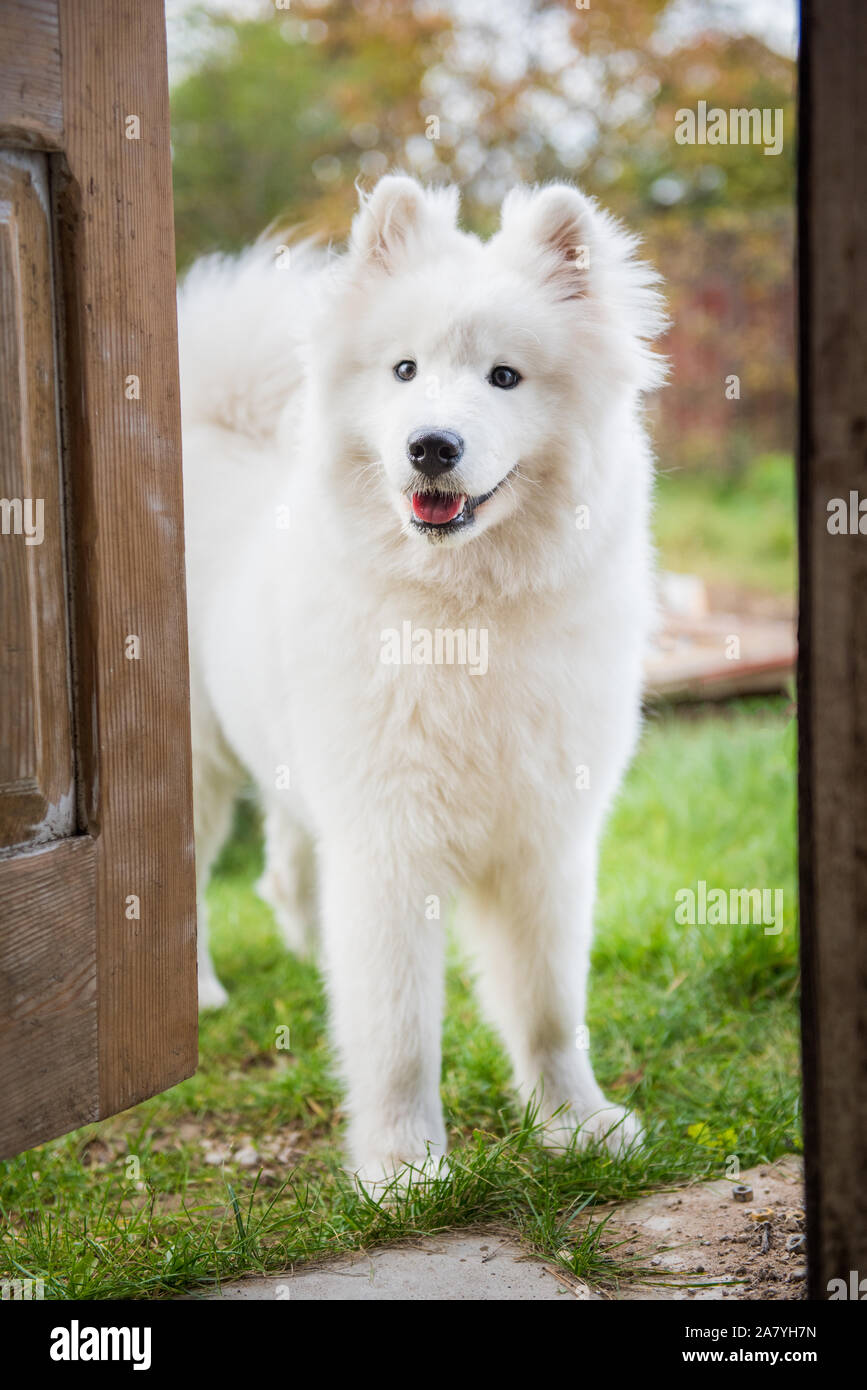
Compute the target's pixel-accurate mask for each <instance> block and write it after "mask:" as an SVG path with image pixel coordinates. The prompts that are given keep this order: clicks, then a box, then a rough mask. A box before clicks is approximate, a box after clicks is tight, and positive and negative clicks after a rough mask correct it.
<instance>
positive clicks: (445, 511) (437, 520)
mask: <svg viewBox="0 0 867 1390" xmlns="http://www.w3.org/2000/svg"><path fill="white" fill-rule="evenodd" d="M463 505H464V499H463V497H462V496H461V495H460V494H458V496H457V497H447V496H446V495H445V494H443V493H435V492H414V493H413V494H412V510H413V513H414V515H415V516H417V517H418V519H419V521H427V522H429V523H430V524H431V525H432V526H444V525H445V524H446V522H447V521H454V519H455V517H456V516H457V514H458V512H459V511H460V510H461V507H462V506H463Z"/></svg>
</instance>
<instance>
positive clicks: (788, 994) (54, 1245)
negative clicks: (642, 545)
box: [0, 700, 799, 1298]
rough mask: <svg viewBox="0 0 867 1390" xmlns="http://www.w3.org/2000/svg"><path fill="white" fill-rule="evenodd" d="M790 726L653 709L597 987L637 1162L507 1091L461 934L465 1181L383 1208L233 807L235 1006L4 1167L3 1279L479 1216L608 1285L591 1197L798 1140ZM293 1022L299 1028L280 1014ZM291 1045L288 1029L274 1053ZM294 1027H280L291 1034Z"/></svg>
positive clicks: (298, 1244) (150, 1276)
mask: <svg viewBox="0 0 867 1390" xmlns="http://www.w3.org/2000/svg"><path fill="white" fill-rule="evenodd" d="M794 731H795V724H794V720H793V719H792V718H791V715H790V711H789V709H788V706H787V702H786V701H785V700H774V701H762V702H756V701H753V702H749V703H744V704H741V705H737V706H729V707H727V708H726V709H725V710H723V711H717V712H707V711H705V712H701V713H698V712H696V713H694V714H692V715H688V716H684V715H683V714H681V715H677V716H676V715H674V714H671V713H653V714H651V715H650V716H649V718H648V723H647V726H646V729H645V733H644V738H643V742H642V747H641V750H640V753H639V756H638V757H637V759H636V761H635V764H634V766H633V767H632V769H631V772H630V774H629V777H628V779H627V782H626V785H625V787H624V790H623V792H622V794H621V796H620V798H619V800H618V803H617V807H616V811H615V814H614V816H613V819H612V822H611V825H610V828H609V831H608V835H607V838H606V842H605V848H604V856H603V866H602V875H601V891H600V901H599V908H598V914H597V921H598V930H597V939H596V947H595V954H594V970H593V978H592V986H591V1009H590V1018H589V1024H590V1039H591V1050H592V1053H593V1057H594V1063H595V1066H596V1069H597V1074H598V1075H599V1078H600V1081H601V1082H602V1084H603V1085H604V1086H605V1088H606V1090H607V1091H608V1093H609V1094H610V1095H611V1096H612V1097H613V1098H615V1099H617V1100H618V1101H620V1102H628V1103H630V1104H634V1105H635V1106H636V1107H637V1108H638V1109H639V1111H640V1112H641V1114H642V1115H643V1117H644V1119H645V1122H646V1124H647V1127H648V1135H649V1137H648V1143H647V1145H646V1147H645V1149H644V1150H642V1151H640V1152H638V1153H636V1154H634V1155H632V1156H631V1157H629V1158H627V1159H625V1160H615V1159H612V1158H611V1157H609V1156H608V1155H607V1154H603V1153H600V1152H590V1153H580V1154H573V1155H567V1156H565V1157H562V1156H552V1155H550V1154H548V1153H547V1152H545V1151H543V1150H542V1149H541V1148H540V1147H539V1145H538V1144H537V1142H536V1139H535V1136H534V1134H533V1128H532V1117H528V1116H526V1115H522V1114H521V1113H520V1111H519V1110H518V1109H517V1107H516V1104H515V1102H514V1099H513V1097H512V1095H511V1093H510V1091H509V1075H508V1067H507V1063H506V1060H505V1057H504V1055H503V1052H502V1050H501V1048H500V1046H499V1043H498V1041H497V1040H496V1038H495V1037H494V1035H493V1034H492V1033H491V1032H490V1031H489V1029H488V1028H487V1027H486V1026H485V1025H484V1024H483V1023H482V1022H481V1021H480V1018H479V1015H478V1012H477V1008H476V1004H475V1001H474V998H473V993H472V982H471V977H470V973H469V971H468V968H467V966H466V964H465V963H464V962H463V961H462V959H461V956H460V953H459V949H458V947H457V945H456V944H454V943H453V945H452V949H451V961H450V968H449V983H448V1015H447V1022H446V1027H445V1039H444V1047H445V1056H444V1067H443V1096H444V1101H445V1106H446V1114H447V1121H448V1124H449V1127H450V1131H451V1145H452V1150H453V1177H452V1180H451V1181H449V1182H443V1183H436V1184H434V1185H433V1186H432V1187H430V1188H428V1189H426V1190H421V1189H419V1188H412V1189H411V1190H410V1191H409V1192H408V1193H407V1194H405V1195H397V1194H393V1195H392V1197H391V1199H390V1200H386V1201H383V1202H379V1203H377V1202H374V1201H373V1200H371V1199H370V1198H369V1197H368V1196H366V1195H365V1194H364V1193H359V1192H357V1191H356V1190H355V1189H354V1188H353V1186H352V1184H351V1183H350V1182H349V1181H348V1179H347V1178H346V1176H345V1175H344V1173H343V1172H342V1170H341V1167H340V1158H341V1149H340V1134H341V1115H340V1092H339V1088H338V1086H337V1084H336V1081H335V1079H334V1077H333V1075H332V1073H331V1070H330V1056H329V1050H328V1045H327V1041H326V1037H325V1029H324V998H323V992H322V986H321V982H320V980H319V977H318V974H317V971H316V969H315V967H314V966H313V965H311V964H309V963H303V962H299V961H297V960H295V959H293V958H292V957H290V956H288V955H287V954H286V953H285V952H284V951H283V949H282V947H281V945H280V943H279V940H278V936H277V932H276V930H275V928H274V926H273V923H272V921H271V918H270V914H269V912H268V910H267V909H266V908H265V907H264V906H263V905H262V904H261V903H260V902H259V900H258V899H257V898H256V897H255V895H254V893H253V890H252V885H253V883H254V881H255V878H256V876H257V874H258V872H259V868H260V861H261V843H260V838H259V833H258V828H257V823H256V816H255V812H254V810H253V809H252V808H251V807H250V806H245V807H242V809H241V813H240V815H239V820H238V826H237V829H236V833H235V835H234V837H233V839H232V841H231V842H230V844H229V845H228V846H227V848H226V850H225V852H224V854H223V857H222V860H221V863H220V866H219V870H218V873H217V875H216V877H215V879H214V881H213V883H212V887H211V909H212V920H213V924H214V954H215V959H216V964H217V968H218V971H219V973H220V975H221V977H222V979H223V980H224V981H225V983H226V985H227V986H228V988H229V990H230V994H231V1001H230V1003H229V1005H228V1007H227V1008H226V1009H225V1010H223V1011H221V1012H220V1013H218V1014H214V1015H209V1016H206V1017H204V1018H203V1020H202V1026H201V1042H200V1068H199V1071H198V1072H197V1074H196V1075H195V1076H194V1077H192V1078H191V1079H190V1080H188V1081H185V1082H183V1083H182V1084H181V1085H179V1086H176V1087H174V1088H173V1089H172V1090H171V1091H169V1092H167V1093H166V1094H164V1095H162V1096H159V1097H158V1098H156V1099H155V1100H152V1101H148V1102H146V1103H144V1104H142V1105H140V1106H137V1107H136V1108H135V1109H133V1110H130V1111H127V1112H125V1113H124V1114H123V1115H121V1116H117V1117H115V1118H113V1119H111V1120H108V1121H106V1122H104V1123H102V1124H99V1125H92V1126H89V1127H87V1128H86V1129H82V1130H79V1131H77V1132H76V1133H75V1134H72V1135H69V1136H66V1137H65V1138H62V1139H59V1140H56V1141H54V1142H53V1143H50V1144H46V1145H43V1146H42V1147H41V1148H39V1149H36V1150H33V1151H31V1152H30V1153H27V1154H24V1155H22V1156H21V1157H19V1158H17V1159H14V1160H11V1161H9V1162H8V1163H6V1164H3V1165H0V1195H2V1203H3V1207H4V1210H5V1218H6V1220H5V1222H4V1230H3V1243H2V1261H0V1270H2V1275H3V1277H18V1278H21V1277H24V1276H28V1275H29V1276H31V1277H42V1278H44V1279H45V1281H46V1284H45V1294H46V1297H50V1298H70V1297H84V1298H111V1297H114V1298H118V1297H121V1298H122V1297H144V1296H165V1295H167V1294H169V1293H172V1292H179V1291H181V1290H183V1289H186V1288H190V1287H195V1286H204V1285H207V1284H208V1283H210V1284H213V1282H214V1280H215V1279H217V1278H225V1277H228V1276H233V1275H237V1274H238V1273H240V1272H242V1271H245V1270H266V1269H269V1270H281V1269H286V1268H287V1267H288V1266H289V1265H290V1264H292V1263H294V1262H297V1261H300V1260H304V1259H309V1258H314V1257H320V1256H322V1255H327V1254H329V1253H334V1252H337V1251H342V1250H345V1249H355V1248H359V1247H361V1246H367V1245H372V1244H374V1243H380V1242H383V1241H391V1240H399V1239H401V1238H405V1237H406V1236H408V1235H412V1234H414V1233H419V1232H431V1231H437V1230H442V1229H445V1228H448V1227H455V1226H460V1225H470V1224H477V1223H480V1222H484V1223H491V1224H492V1225H494V1226H497V1227H500V1228H502V1229H504V1230H511V1231H516V1232H517V1233H519V1234H520V1236H521V1237H522V1238H523V1239H524V1241H525V1242H526V1243H527V1244H528V1246H530V1247H532V1248H535V1249H537V1250H539V1251H541V1252H543V1253H544V1254H545V1255H546V1256H547V1257H548V1258H549V1259H551V1260H554V1261H556V1262H559V1263H561V1264H562V1265H563V1266H564V1267H566V1268H568V1269H570V1270H572V1272H573V1273H576V1274H580V1275H584V1276H588V1275H589V1276H590V1277H592V1278H596V1279H602V1280H609V1281H616V1279H617V1278H619V1277H621V1276H622V1275H623V1274H624V1273H625V1272H626V1269H627V1267H628V1259H627V1257H626V1256H625V1254H621V1253H620V1252H619V1251H613V1252H612V1251H610V1250H608V1251H606V1250H605V1249H604V1248H603V1244H604V1242H601V1241H600V1226H599V1223H596V1224H595V1225H591V1227H590V1228H589V1230H588V1231H586V1232H585V1234H583V1235H581V1234H578V1233H577V1231H576V1228H575V1225H574V1222H575V1217H576V1215H577V1213H578V1212H579V1211H581V1210H582V1209H584V1208H590V1207H592V1206H593V1205H594V1204H596V1203H600V1202H604V1201H607V1200H610V1199H618V1198H626V1197H631V1196H635V1195H637V1194H638V1193H640V1192H642V1191H646V1190H650V1189H651V1188H658V1187H660V1186H664V1185H667V1184H671V1183H673V1182H677V1181H683V1180H685V1179H689V1178H691V1177H698V1176H702V1175H713V1176H723V1175H724V1174H725V1173H726V1172H727V1171H728V1172H729V1174H731V1172H732V1158H731V1156H732V1155H734V1156H736V1160H737V1162H738V1163H739V1164H740V1165H741V1167H743V1168H746V1167H748V1166H749V1165H751V1164H754V1163H756V1162H761V1161H766V1160H772V1159H773V1158H775V1157H777V1156H778V1155H780V1154H782V1153H784V1152H786V1151H791V1150H792V1149H794V1148H798V1147H799V1083H798V1053H797V1038H798V1026H797V1015H796V990H797V947H796V905H795V904H796V899H795V799H794V794H795V774H794V751H795V742H794ZM700 879H704V880H705V881H706V883H707V884H708V886H709V887H724V888H727V889H728V888H741V887H760V888H761V887H770V888H782V889H783V892H784V903H785V909H784V926H783V930H782V931H781V932H780V933H779V934H778V935H768V934H766V933H765V932H764V931H763V929H762V927H761V926H735V927H731V926H727V927H724V926H693V927H690V926H679V925H678V924H677V923H676V921H675V916H674V909H675V894H676V893H677V892H678V890H680V889H683V888H689V887H692V888H694V887H695V886H696V884H697V882H698V881H699V880H700ZM287 1029H288V1037H287V1034H286V1030H287ZM279 1044H284V1045H283V1046H281V1045H279ZM285 1044H288V1046H286V1045H285Z"/></svg>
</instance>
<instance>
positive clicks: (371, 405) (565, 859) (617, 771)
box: [180, 175, 663, 1181]
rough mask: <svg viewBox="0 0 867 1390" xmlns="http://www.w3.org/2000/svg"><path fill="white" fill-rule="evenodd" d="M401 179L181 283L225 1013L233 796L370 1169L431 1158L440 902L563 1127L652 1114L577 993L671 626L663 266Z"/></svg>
mask: <svg viewBox="0 0 867 1390" xmlns="http://www.w3.org/2000/svg"><path fill="white" fill-rule="evenodd" d="M457 215H458V194H457V191H456V190H454V189H451V188H448V189H445V188H436V189H427V188H423V187H422V186H420V185H419V184H418V183H416V182H415V181H414V180H413V179H410V178H406V177H403V176H399V175H389V176H387V177H384V178H382V179H381V180H380V181H379V183H378V184H377V185H376V187H375V189H374V190H373V192H372V193H371V194H370V195H369V196H365V195H362V197H361V202H360V207H359V211H358V213H357V215H356V217H355V220H354V222H353V226H352V234H351V237H350V240H349V245H348V249H347V250H346V252H345V254H342V255H339V256H334V255H326V254H324V253H318V252H316V251H314V250H312V249H310V248H309V247H303V246H302V247H301V248H298V249H294V250H290V249H289V248H287V247H285V246H282V247H281V246H274V245H261V244H260V245H259V246H257V247H254V248H253V249H252V250H251V251H249V252H247V253H246V254H244V255H243V256H241V257H240V258H239V259H237V260H232V259H223V258H210V259H208V260H205V261H203V262H200V263H199V264H198V265H197V266H195V267H194V268H193V270H192V272H191V273H190V275H189V276H188V278H187V281H186V283H185V286H184V289H183V291H182V293H181V297H180V344H181V393H182V406H183V417H184V439H183V445H184V471H185V505H186V529H187V569H188V584H189V620H190V665H191V672H190V676H191V706H192V737H193V757H194V801H195V818H196V856H197V861H198V881H199V926H198V931H199V977H200V1002H201V1004H202V1005H203V1006H217V1005H219V1004H221V1003H222V1002H224V1000H225V997H226V996H225V992H224V990H223V987H222V985H221V984H220V982H219V980H218V979H217V977H216V974H215V972H214V968H213V965H212V963H211V959H210V954H209V951H208V938H207V926H206V921H205V910H204V890H205V886H206V883H207V879H208V874H209V870H210V868H211V866H212V864H213V861H214V858H215V855H216V854H217V852H218V850H219V848H220V845H221V843H222V841H223V840H224V838H225V836H226V833H227V830H228V827H229V824H230V817H231V811H232V805H233V802H234V800H235V797H236V795H237V793H238V790H239V788H240V787H241V786H242V785H243V783H244V781H245V780H248V779H249V778H250V777H252V779H253V780H254V782H255V784H256V786H257V788H258V791H259V794H260V796H261V801H262V804H263V808H264V815H265V830H266V870H265V874H264V877H263V881H262V884H261V885H260V891H262V893H263V896H265V897H266V898H267V899H268V900H269V901H270V902H271V904H272V906H273V907H274V910H275V913H276V915H277V919H278V921H279V923H280V925H281V927H282V930H283V933H284V936H285V939H286V942H287V944H288V946H289V947H290V948H291V949H292V950H303V949H306V947H307V945H308V943H309V940H310V922H311V915H312V913H313V905H312V902H311V895H310V891H309V889H310V881H311V879H310V874H309V872H308V864H309V860H310V854H311V852H312V854H313V855H314V857H315V865H316V873H315V881H316V886H317V889H318V894H317V896H318V910H317V917H318V921H319V934H320V937H321V957H322V962H323V967H324V970H325V972H326V977H327V983H328V991H329V1000H330V1015H331V1026H332V1032H333V1038H334V1043H335V1047H336V1051H337V1055H338V1058H339V1063H340V1066H341V1068H342V1073H343V1077H344V1080H345V1084H346V1089H347V1110H348V1114H349V1144H350V1149H351V1157H352V1166H353V1168H354V1169H355V1170H356V1171H358V1172H359V1173H360V1174H361V1176H362V1177H363V1178H365V1179H366V1180H370V1181H375V1180H376V1179H378V1178H380V1177H382V1176H386V1177H387V1176H389V1175H391V1174H393V1173H395V1172H398V1171H399V1170H400V1169H401V1168H402V1167H403V1166H404V1165H406V1164H412V1165H414V1166H420V1165H422V1164H424V1163H425V1162H427V1163H428V1164H430V1163H431V1161H433V1162H434V1163H437V1162H438V1161H439V1158H440V1156H441V1155H442V1154H443V1153H444V1152H445V1148H446V1132H445V1128H444V1124H443V1115H442V1107H441V1103H440V1094H439V1087H440V1067H441V1055H440V1035H441V1027H442V1012H443V954H444V934H445V920H446V918H447V916H448V906H449V902H450V900H451V899H452V897H453V895H455V896H457V901H458V912H457V920H458V923H459V926H460V927H461V928H462V929H463V930H464V931H465V934H466V941H467V944H468V946H469V947H470V948H471V950H472V951H473V953H474V955H475V958H476V960H477V963H478V967H479V979H480V991H481V998H482V1002H483V1004H484V1005H485V1007H486V1009H487V1012H488V1014H489V1016H490V1018H491V1020H492V1021H493V1022H494V1024H495V1025H496V1026H497V1027H498V1028H499V1030H500V1032H501V1034H502V1037H503V1039H504V1041H505V1044H506V1045H507V1047H508V1050H509V1053H510V1055H511V1059H512V1063H513V1067H514V1074H515V1081H516V1084H517V1086H518V1088H519V1089H520V1091H521V1093H522V1094H523V1095H524V1096H525V1097H529V1096H531V1095H534V1096H535V1098H536V1101H537V1102H538V1104H539V1106H540V1111H539V1114H540V1120H541V1122H542V1123H543V1124H544V1125H545V1126H546V1128H545V1129H544V1130H543V1137H544V1138H545V1140H546V1142H549V1143H551V1144H553V1145H557V1146H562V1145H565V1144H568V1143H569V1142H571V1140H572V1138H573V1136H575V1135H576V1133H577V1136H578V1142H584V1141H585V1140H586V1139H588V1138H596V1139H604V1140H605V1141H606V1142H607V1143H608V1144H609V1146H612V1147H615V1148H616V1147H620V1146H622V1145H623V1144H624V1142H626V1143H630V1142H632V1141H633V1140H634V1138H635V1137H636V1135H637V1134H638V1133H639V1132H640V1131H639V1128H638V1125H637V1122H636V1121H635V1119H634V1117H633V1116H632V1115H630V1114H628V1113H625V1112H624V1111H623V1110H622V1109H621V1108H620V1107H618V1106H615V1105H612V1104H610V1103H609V1102H608V1101H607V1100H606V1098H605V1096H604V1095H603V1093H602V1091H601V1090H600V1088H599V1086H598V1084H597V1082H596V1080H595V1077H594V1075H593V1070H592V1068H591V1064H590V1054H589V1051H588V1048H587V1046H586V1028H585V1027H584V1018H585V993H586V981H587V973H588V959H589V951H590V941H591V928H592V918H593V904H594V894H595V881H596V868H597V853H598V845H599V837H600V832H601V831H602V828H603V825H604V821H605V816H606V812H607V809H608V807H609V805H610V803H611V800H612V797H613V796H614V793H615V791H616V789H617V786H618V784H619V782H620V779H621V777H622V775H623V772H624V769H625V767H626V765H627V763H628V761H629V758H630V756H631V754H632V751H633V748H634V746H635V743H636V739H637V735H638V731H639V724H640V699H641V686H642V663H643V658H644V654H645V647H646V644H647V642H648V637H649V634H650V632H651V629H652V624H653V621H654V601H653V592H654V585H653V557H652V549H651V544H650V539H649V507H650V498H651V485H652V456H651V451H650V448H649V445H648V441H647V437H646V433H645V429H644V426H643V423H642V407H641V402H642V396H643V394H644V393H645V392H647V391H648V390H650V389H652V388H654V387H656V386H657V385H658V384H659V383H660V382H661V380H662V376H663V367H662V364H661V360H660V358H658V357H657V356H656V355H655V354H654V353H653V352H652V351H651V350H650V348H649V343H650V341H651V340H652V339H653V338H654V337H655V336H656V335H657V334H658V333H659V331H660V330H661V328H662V326H663V312H662V305H661V300H660V296H659V293H658V289H657V276H656V275H655V274H654V272H653V271H651V270H650V269H649V268H648V267H647V266H646V265H644V264H643V263H641V262H640V261H639V260H637V259H636V257H635V242H634V239H633V238H631V237H630V236H629V235H628V234H627V233H625V232H624V230H623V229H622V228H621V227H620V226H619V225H618V224H617V223H616V222H614V221H613V220H612V219H611V218H610V217H609V216H608V215H607V214H606V213H604V212H603V211H601V210H600V209H599V208H598V207H597V206H596V205H595V204H594V203H593V202H592V201H591V200H590V199H588V198H586V197H585V196H583V195H582V194H581V193H579V192H578V191H577V190H576V189H575V188H572V187H570V186H567V185H563V184H556V185H550V186H547V187H542V188H539V189H535V190H527V189H523V188H519V189H515V190H514V191H513V192H511V193H510V194H509V195H508V196H507V198H506V199H505V202H504V203H503V208H502V218H501V224H500V229H499V230H498V231H497V233H496V234H495V235H494V236H493V237H492V238H491V239H490V240H489V241H487V242H482V241H480V240H479V239H478V238H477V237H475V236H473V235H470V234H468V233H466V232H464V231H461V230H460V229H459V227H458V221H457Z"/></svg>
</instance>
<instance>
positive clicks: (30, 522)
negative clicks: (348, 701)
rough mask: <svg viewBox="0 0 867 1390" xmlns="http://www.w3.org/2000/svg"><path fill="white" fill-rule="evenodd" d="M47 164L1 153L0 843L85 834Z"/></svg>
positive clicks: (22, 155)
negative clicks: (74, 718)
mask: <svg viewBox="0 0 867 1390" xmlns="http://www.w3.org/2000/svg"><path fill="white" fill-rule="evenodd" d="M52 281H53V273H52V247H51V222H50V195H49V186H48V166H47V160H46V157H45V156H44V155H39V154H30V153H19V152H18V151H9V150H6V151H2V152H0V421H2V429H0V545H2V552H0V560H2V563H0V603H2V605H3V607H2V612H3V622H2V627H0V846H2V847H8V846H10V845H18V844H24V843H27V842H28V841H34V842H39V841H42V840H53V839H57V838H58V837H60V836H62V835H69V834H71V833H72V832H73V831H74V829H75V819H74V811H75V806H74V796H73V790H74V788H73V778H74V773H73V753H72V725H71V719H70V695H71V690H70V681H69V644H68V631H67V598H66V585H65V577H64V553H63V552H64V545H63V534H64V531H63V516H62V510H61V505H62V504H61V486H60V429H59V415H58V409H59V403H58V398H57V361H56V357H55V343H56V337H57V335H56V322H55V314H54V300H53V292H52Z"/></svg>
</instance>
